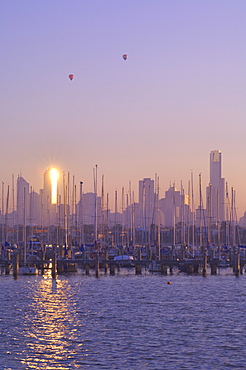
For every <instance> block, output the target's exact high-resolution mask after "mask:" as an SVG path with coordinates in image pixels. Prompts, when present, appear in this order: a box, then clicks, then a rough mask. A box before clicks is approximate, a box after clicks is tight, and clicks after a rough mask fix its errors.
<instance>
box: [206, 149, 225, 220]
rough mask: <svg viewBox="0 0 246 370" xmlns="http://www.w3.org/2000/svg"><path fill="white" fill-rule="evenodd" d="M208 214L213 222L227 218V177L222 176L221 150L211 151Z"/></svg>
mask: <svg viewBox="0 0 246 370" xmlns="http://www.w3.org/2000/svg"><path fill="white" fill-rule="evenodd" d="M207 199H208V204H209V206H208V208H209V209H208V214H209V216H210V217H211V219H212V221H213V222H216V221H223V220H224V219H225V207H224V204H225V179H224V178H222V177H221V151H220V150H212V151H211V153H210V186H209V187H208V188H207Z"/></svg>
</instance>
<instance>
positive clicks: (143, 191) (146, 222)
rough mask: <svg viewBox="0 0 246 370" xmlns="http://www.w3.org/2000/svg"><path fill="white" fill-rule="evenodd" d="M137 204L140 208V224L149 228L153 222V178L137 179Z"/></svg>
mask: <svg viewBox="0 0 246 370" xmlns="http://www.w3.org/2000/svg"><path fill="white" fill-rule="evenodd" d="M139 204H140V209H141V218H142V222H141V223H142V226H143V227H144V228H149V226H150V225H151V224H152V223H155V207H157V205H156V204H155V185H154V180H151V179H150V178H145V179H143V180H140V181H139Z"/></svg>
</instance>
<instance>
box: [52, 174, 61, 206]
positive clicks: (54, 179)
mask: <svg viewBox="0 0 246 370" xmlns="http://www.w3.org/2000/svg"><path fill="white" fill-rule="evenodd" d="M58 177H59V172H58V171H57V170H56V169H55V168H52V169H51V170H50V181H51V204H56V202H57V182H58Z"/></svg>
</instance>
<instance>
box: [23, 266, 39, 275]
mask: <svg viewBox="0 0 246 370" xmlns="http://www.w3.org/2000/svg"><path fill="white" fill-rule="evenodd" d="M19 275H38V269H37V267H30V266H22V267H20V268H19Z"/></svg>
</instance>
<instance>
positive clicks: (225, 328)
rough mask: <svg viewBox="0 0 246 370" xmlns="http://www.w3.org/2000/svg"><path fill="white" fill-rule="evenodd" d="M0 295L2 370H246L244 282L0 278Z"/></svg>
mask: <svg viewBox="0 0 246 370" xmlns="http://www.w3.org/2000/svg"><path fill="white" fill-rule="evenodd" d="M168 281H171V282H172V284H167V282H168ZM0 291H1V305H0V369H1V370H2V369H9V370H10V369H18V370H22V369H45V370H53V369H60V370H61V369H62V370H70V369H100V370H101V369H124V370H125V369H151V370H152V369H189V370H190V369H209V370H211V369H216V370H217V369H246V362H245V361H246V324H245V317H244V310H245V294H246V276H240V277H239V278H236V277H235V276H233V275H232V274H228V275H226V274H223V275H217V276H209V275H208V276H207V277H206V278H204V277H202V276H186V275H173V276H158V275H148V274H145V273H144V274H143V275H141V276H135V275H134V271H133V270H132V271H128V270H125V271H123V270H122V271H121V272H120V274H119V275H115V276H104V275H102V276H101V277H100V278H99V279H97V278H95V277H94V276H85V275H83V274H76V275H72V276H59V277H58V279H57V281H56V282H55V281H54V280H52V279H51V277H50V276H49V275H47V276H44V277H42V276H36V277H35V276H32V277H27V276H23V277H19V278H18V279H17V280H14V279H13V277H12V276H0Z"/></svg>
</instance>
